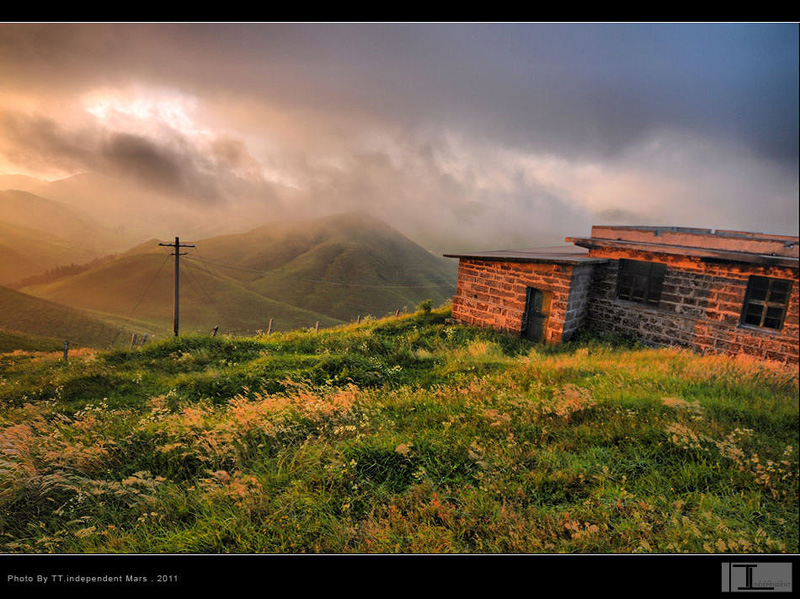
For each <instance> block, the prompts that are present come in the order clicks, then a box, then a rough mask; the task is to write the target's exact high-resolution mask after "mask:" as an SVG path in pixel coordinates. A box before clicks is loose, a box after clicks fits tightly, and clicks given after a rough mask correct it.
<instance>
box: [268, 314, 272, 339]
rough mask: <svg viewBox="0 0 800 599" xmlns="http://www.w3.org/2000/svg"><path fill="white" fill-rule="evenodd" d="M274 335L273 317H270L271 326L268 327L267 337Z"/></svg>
mask: <svg viewBox="0 0 800 599" xmlns="http://www.w3.org/2000/svg"><path fill="white" fill-rule="evenodd" d="M270 335H272V319H271V318H270V319H269V326H268V327H267V337H269V336H270Z"/></svg>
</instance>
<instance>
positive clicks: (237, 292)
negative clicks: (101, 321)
mask: <svg viewBox="0 0 800 599" xmlns="http://www.w3.org/2000/svg"><path fill="white" fill-rule="evenodd" d="M157 249H159V250H161V253H143V254H132V255H127V256H124V257H121V258H118V259H116V260H113V261H111V262H108V263H105V264H102V265H100V266H97V267H95V268H91V269H89V270H87V271H85V272H82V273H80V274H77V275H75V276H72V277H64V278H62V279H59V280H58V281H55V282H53V283H49V284H45V285H35V286H31V287H27V288H25V291H26V292H28V293H31V294H32V295H36V296H38V297H43V298H47V299H49V300H52V301H55V302H58V303H63V304H66V305H69V306H73V307H76V308H81V309H84V310H93V311H97V312H101V313H104V314H108V315H112V314H113V315H118V316H125V317H135V318H137V319H141V320H145V321H147V322H150V323H152V324H153V325H155V326H157V327H159V328H169V329H171V327H172V315H173V284H174V270H173V268H174V267H173V264H172V258H171V256H170V255H169V254H168V253H167V252H168V250H167V249H166V248H157ZM180 272H181V293H180V300H181V305H180V324H181V331H185V332H189V331H210V330H211V329H212V328H213V327H214V326H219V327H220V330H221V331H223V332H225V333H231V332H236V333H245V332H249V333H252V332H255V331H256V330H259V329H261V330H266V329H267V326H268V322H269V319H270V318H273V319H274V320H275V322H276V330H278V329H279V328H281V329H289V328H300V327H308V326H314V324H315V323H316V322H317V321H320V324H321V325H322V326H331V325H334V324H337V323H338V322H339V321H338V320H336V319H332V318H329V317H327V316H325V315H323V314H316V313H313V312H310V311H308V310H304V309H301V308H298V307H295V306H291V305H287V304H284V303H282V302H280V301H275V300H272V299H270V298H267V297H264V296H261V295H259V294H257V293H255V292H253V291H250V290H248V289H246V288H245V287H243V286H241V285H240V284H239V283H238V282H236V281H235V280H230V279H227V278H225V277H223V276H219V275H215V274H213V273H210V272H209V271H207V270H206V269H205V268H204V267H203V266H202V265H199V264H197V263H194V264H193V263H191V262H187V261H184V262H183V263H182V264H181V271H180Z"/></svg>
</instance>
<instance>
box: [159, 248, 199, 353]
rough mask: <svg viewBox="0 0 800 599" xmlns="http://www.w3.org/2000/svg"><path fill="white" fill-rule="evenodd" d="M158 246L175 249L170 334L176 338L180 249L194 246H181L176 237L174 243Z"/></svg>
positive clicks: (178, 317) (178, 318)
mask: <svg viewBox="0 0 800 599" xmlns="http://www.w3.org/2000/svg"><path fill="white" fill-rule="evenodd" d="M158 245H163V246H166V247H174V248H175V254H174V255H175V300H174V306H173V313H172V332H173V333H174V334H175V336H176V337H177V336H178V326H179V322H180V313H179V311H180V281H181V275H180V269H181V248H182V247H184V248H193V247H194V245H192V244H188V243H184V244H183V245H181V240H180V239H179V238H178V237H176V238H175V243H174V244H172V243H159V244H158Z"/></svg>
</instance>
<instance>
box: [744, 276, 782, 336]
mask: <svg viewBox="0 0 800 599" xmlns="http://www.w3.org/2000/svg"><path fill="white" fill-rule="evenodd" d="M791 292H792V281H790V280H788V279H778V278H774V277H764V276H760V275H751V276H750V279H749V280H748V281H747V293H746V294H745V296H744V304H743V305H742V314H741V319H740V321H739V323H740V324H741V325H742V326H745V327H753V328H757V329H763V330H769V331H780V330H781V329H783V323H784V320H785V319H786V313H787V312H788V309H789V297H790V296H791ZM781 297H782V299H780V298H781ZM756 321H757V322H756Z"/></svg>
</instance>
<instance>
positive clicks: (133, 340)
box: [131, 333, 136, 349]
mask: <svg viewBox="0 0 800 599" xmlns="http://www.w3.org/2000/svg"><path fill="white" fill-rule="evenodd" d="M134 347H136V333H133V334H132V335H131V349H133V348H134Z"/></svg>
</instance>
